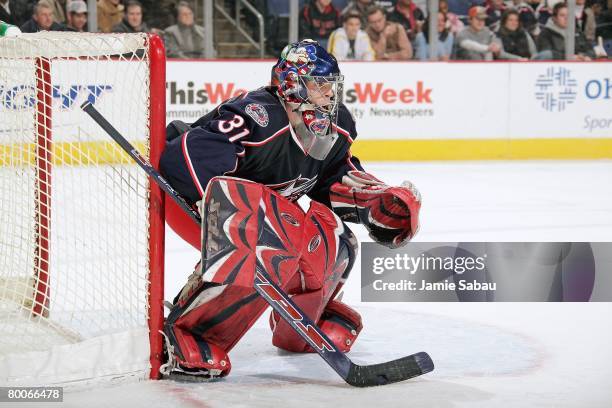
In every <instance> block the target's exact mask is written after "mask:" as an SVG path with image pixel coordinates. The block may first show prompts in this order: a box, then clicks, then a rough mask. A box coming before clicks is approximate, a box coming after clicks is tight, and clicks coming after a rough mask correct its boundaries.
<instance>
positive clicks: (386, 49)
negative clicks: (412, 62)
mask: <svg viewBox="0 0 612 408" xmlns="http://www.w3.org/2000/svg"><path fill="white" fill-rule="evenodd" d="M367 14H368V16H367V18H368V28H367V29H366V32H367V33H368V36H369V37H370V43H371V44H372V48H373V49H374V52H375V55H376V59H377V60H409V59H411V58H412V45H411V44H410V40H409V39H408V35H407V34H406V30H404V29H403V28H402V26H401V25H399V24H398V23H394V22H390V21H387V16H386V14H385V10H384V9H383V8H381V7H379V6H372V7H370V8H369V9H368V13H367Z"/></svg>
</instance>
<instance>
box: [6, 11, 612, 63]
mask: <svg viewBox="0 0 612 408" xmlns="http://www.w3.org/2000/svg"><path fill="white" fill-rule="evenodd" d="M225 1H226V2H228V1H229V2H231V1H232V0H225ZM233 1H235V0H233ZM563 1H564V0H471V1H470V2H467V6H466V2H465V1H463V0H440V1H439V12H438V14H437V15H436V16H433V18H432V16H430V15H428V14H427V13H426V10H423V9H421V7H419V6H418V5H417V4H416V3H415V0H353V1H347V0H302V3H303V7H302V9H301V10H300V14H299V37H300V38H313V39H315V40H317V41H319V43H321V44H322V45H323V46H324V47H327V48H328V50H329V51H330V52H332V53H333V54H334V55H335V56H336V57H337V58H338V59H340V60H365V61H372V60H397V61H400V60H411V59H416V60H443V61H446V60H451V59H456V60H494V59H498V60H520V61H527V60H533V59H565V35H566V32H565V30H566V28H567V26H568V24H569V23H570V22H571V21H572V20H574V23H575V26H576V30H575V35H576V38H575V52H574V54H573V55H572V56H571V57H572V58H575V59H579V60H589V59H592V58H596V57H605V56H606V53H605V50H604V47H603V46H602V37H603V39H604V40H606V43H607V44H610V43H611V42H612V0H576V15H575V17H574V18H572V17H571V16H569V15H568V7H567V5H566V4H565V3H564V2H563ZM192 4H193V2H188V1H178V0H175V1H173V0H160V1H155V0H148V1H146V0H141V1H137V0H125V1H122V0H98V1H97V10H96V12H97V26H98V31H101V32H105V33H109V32H118V33H133V32H155V33H158V34H160V35H163V37H164V39H165V43H166V49H167V54H168V56H169V57H173V58H202V57H204V36H205V34H204V27H202V26H200V25H197V24H196V23H195V18H194V9H193V6H192ZM254 4H256V5H257V6H258V7H259V8H261V9H262V10H261V11H262V14H264V15H268V14H270V13H273V12H274V10H268V8H267V6H266V5H265V4H266V1H265V0H260V1H256V2H255V3H254ZM419 4H426V0H420V3H419ZM470 4H471V6H470ZM262 5H263V6H262ZM147 10H151V13H149V14H151V15H150V16H149V18H148V19H146V20H145V18H147V14H148V13H147ZM153 10H154V11H153ZM87 15H88V10H87V3H86V2H85V1H83V0H38V1H33V0H0V20H2V21H5V22H8V23H10V24H14V25H17V26H19V27H20V28H21V30H22V31H23V32H37V31H42V30H50V31H87ZM432 20H433V21H432ZM431 24H434V25H435V27H436V29H435V32H437V33H438V38H437V47H436V51H435V54H434V55H431V53H430V47H429V43H430V38H429V37H430V29H429V27H430V25H431Z"/></svg>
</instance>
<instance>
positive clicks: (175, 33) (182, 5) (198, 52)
mask: <svg viewBox="0 0 612 408" xmlns="http://www.w3.org/2000/svg"><path fill="white" fill-rule="evenodd" d="M176 8H177V10H176V20H177V24H175V25H172V26H170V27H168V28H166V30H165V39H166V52H167V54H168V57H170V58H203V57H204V27H202V26H199V25H196V24H195V20H194V14H193V9H192V8H191V5H190V4H189V3H187V2H185V1H180V2H179V3H178V5H177V6H176Z"/></svg>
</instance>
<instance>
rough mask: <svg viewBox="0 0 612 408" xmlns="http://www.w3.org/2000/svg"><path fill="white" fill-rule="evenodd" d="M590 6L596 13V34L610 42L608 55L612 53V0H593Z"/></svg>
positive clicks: (605, 41)
mask: <svg viewBox="0 0 612 408" xmlns="http://www.w3.org/2000/svg"><path fill="white" fill-rule="evenodd" d="M590 6H591V9H592V10H593V14H595V36H596V37H600V36H601V37H602V38H603V40H604V43H608V44H609V46H608V47H609V51H608V55H612V0H592V2H591V3H590Z"/></svg>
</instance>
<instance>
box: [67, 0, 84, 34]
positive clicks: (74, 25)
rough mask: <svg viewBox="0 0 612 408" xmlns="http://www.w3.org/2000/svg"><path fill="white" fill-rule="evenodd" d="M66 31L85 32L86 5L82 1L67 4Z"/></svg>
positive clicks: (75, 0) (74, 0) (76, 0)
mask: <svg viewBox="0 0 612 408" xmlns="http://www.w3.org/2000/svg"><path fill="white" fill-rule="evenodd" d="M67 28H68V31H77V32H80V33H82V32H85V31H87V4H85V2H84V1H82V0H72V1H71V2H70V3H69V4H68V25H67Z"/></svg>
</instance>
